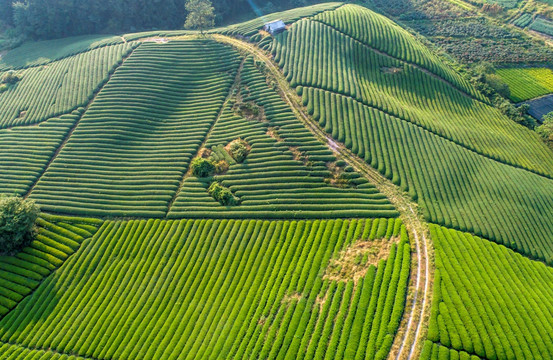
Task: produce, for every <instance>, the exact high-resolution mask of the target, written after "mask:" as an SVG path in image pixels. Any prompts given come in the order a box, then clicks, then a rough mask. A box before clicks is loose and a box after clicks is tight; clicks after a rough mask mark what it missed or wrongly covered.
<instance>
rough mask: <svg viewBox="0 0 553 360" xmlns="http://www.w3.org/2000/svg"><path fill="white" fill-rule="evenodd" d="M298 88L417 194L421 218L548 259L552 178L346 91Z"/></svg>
mask: <svg viewBox="0 0 553 360" xmlns="http://www.w3.org/2000/svg"><path fill="white" fill-rule="evenodd" d="M303 94H304V95H305V94H308V95H307V98H306V100H307V101H308V108H312V109H313V116H314V117H315V118H318V121H319V123H320V125H321V126H323V127H324V128H325V130H326V131H327V132H328V133H329V134H332V136H333V137H335V138H336V139H338V140H339V141H341V142H344V143H345V144H346V145H347V146H348V147H349V148H350V149H351V150H353V151H354V152H355V153H356V154H357V155H359V156H360V157H361V158H363V159H365V161H366V162H367V163H369V164H370V165H371V166H372V167H374V168H375V169H377V170H378V171H379V172H381V173H382V174H383V175H385V176H386V177H387V178H389V179H390V180H392V181H393V182H394V184H396V185H398V186H400V187H401V188H402V189H403V190H405V191H408V192H409V194H410V195H411V197H412V198H413V199H417V200H418V202H419V203H420V204H421V205H422V209H423V211H424V214H425V217H426V219H427V220H428V221H431V222H434V223H437V224H440V225H444V226H447V227H452V228H455V229H459V230H463V231H469V232H472V233H475V234H477V235H479V236H483V237H485V238H487V239H490V240H493V241H496V242H499V243H502V244H504V245H506V246H508V247H511V248H514V249H517V250H518V251H520V252H523V253H525V254H527V255H529V256H532V257H535V258H539V259H544V260H546V261H548V262H550V263H551V262H553V246H551V241H552V240H553V235H552V234H553V224H552V223H551V221H550V218H551V214H553V181H552V180H550V179H547V178H544V177H541V176H539V175H536V174H533V173H531V172H529V171H526V170H523V169H517V168H514V167H512V166H509V165H505V164H502V163H499V162H497V161H494V160H491V159H487V158H485V157H483V156H480V155H478V154H476V153H474V152H472V151H469V150H467V149H466V148H464V147H462V146H459V145H456V144H454V143H452V142H451V141H448V140H446V139H443V138H441V137H439V136H436V135H434V134H432V133H430V132H428V131H426V130H424V129H422V128H420V127H417V126H415V125H413V124H411V123H409V122H406V121H402V120H401V119H398V118H395V117H392V116H389V115H387V114H385V113H383V112H381V111H378V110H375V109H373V108H370V107H368V106H365V105H363V104H361V103H359V102H357V101H355V100H353V99H351V98H348V97H345V96H341V95H336V94H333V93H328V92H325V91H322V90H316V89H313V90H312V89H307V88H304V89H303ZM317 99H318V100H317ZM312 101H317V103H316V104H317V105H313V104H311V102H312ZM315 109H317V110H315Z"/></svg>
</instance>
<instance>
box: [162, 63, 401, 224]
mask: <svg viewBox="0 0 553 360" xmlns="http://www.w3.org/2000/svg"><path fill="white" fill-rule="evenodd" d="M238 78H239V82H238V83H236V84H235V88H236V89H237V90H236V94H235V96H232V97H231V99H229V101H228V102H227V103H226V104H225V106H224V108H223V111H222V113H221V116H220V117H219V118H218V119H217V121H216V123H215V125H214V126H213V129H212V130H211V132H210V134H209V136H208V138H207V139H206V142H205V147H206V149H209V150H211V156H210V159H212V160H213V161H215V162H218V161H226V162H228V164H230V166H229V169H228V171H227V172H226V173H225V174H222V175H217V176H215V179H216V180H217V181H219V182H221V184H222V185H224V186H226V187H227V188H229V189H230V190H231V192H232V193H233V194H234V195H235V196H237V197H238V198H240V205H239V206H233V207H231V208H226V207H223V206H221V205H220V204H219V203H218V202H217V201H214V200H213V198H212V197H211V196H210V195H209V194H208V192H207V189H208V187H209V186H210V181H211V179H198V178H195V177H188V178H186V179H185V181H184V183H183V186H182V188H181V190H180V192H179V194H178V196H177V199H176V201H175V202H174V204H173V206H172V207H171V209H170V210H169V214H168V215H169V217H171V218H181V217H186V216H194V217H200V218H203V217H209V218H212V217H232V218H278V219H281V218H291V217H292V218H302V219H305V218H337V217H341V218H346V217H356V218H359V217H394V216H397V215H398V213H397V212H396V211H395V210H394V207H393V206H392V205H391V204H390V202H389V201H388V200H387V199H386V197H385V196H384V195H382V193H380V192H379V191H378V190H377V189H376V188H375V187H374V186H373V185H372V184H370V183H368V182H367V181H366V180H365V179H364V178H362V177H361V176H360V175H359V174H358V173H356V172H347V173H345V174H344V176H345V177H347V178H348V180H349V183H351V186H349V187H347V188H339V187H337V186H333V185H330V184H327V182H326V180H327V179H328V178H330V177H331V172H330V170H329V168H328V164H330V163H332V162H335V161H336V158H335V157H334V156H333V154H332V152H331V151H330V150H329V149H328V148H327V147H325V146H324V145H323V144H321V142H320V141H318V140H317V139H315V138H314V137H313V135H312V134H311V133H310V132H309V131H308V130H307V129H305V127H304V126H303V124H302V123H301V122H300V121H299V120H298V119H297V118H296V117H295V115H294V113H293V112H292V111H291V109H290V107H289V106H288V105H287V104H286V103H285V102H284V101H283V100H282V99H281V98H280V96H279V94H278V93H277V92H276V91H275V90H274V89H273V88H272V87H271V86H270V81H268V80H267V78H266V77H265V75H264V73H263V71H262V70H261V69H258V68H257V67H256V66H255V64H254V61H253V60H252V58H248V59H247V60H246V61H245V63H244V66H243V69H242V71H241V72H240V74H239V76H238ZM268 82H269V84H268ZM238 97H240V98H241V99H242V101H243V102H252V103H255V104H257V105H258V106H259V107H260V108H262V109H263V113H264V117H265V120H264V121H258V120H255V121H252V120H248V119H246V118H244V117H241V116H239V115H237V114H236V112H235V111H234V106H233V105H234V103H235V102H236V101H237V98H238ZM238 138H240V139H243V140H245V141H246V142H247V143H248V144H250V146H251V151H250V153H249V154H248V156H247V157H246V159H245V160H244V162H243V163H236V161H235V160H234V159H233V158H232V157H231V155H230V154H229V152H228V151H227V150H226V149H225V147H226V145H227V144H228V143H229V142H231V141H233V140H235V139H238Z"/></svg>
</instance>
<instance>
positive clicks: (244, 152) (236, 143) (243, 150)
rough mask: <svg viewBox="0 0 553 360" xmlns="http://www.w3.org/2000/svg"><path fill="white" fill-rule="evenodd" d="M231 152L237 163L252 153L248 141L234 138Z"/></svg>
mask: <svg viewBox="0 0 553 360" xmlns="http://www.w3.org/2000/svg"><path fill="white" fill-rule="evenodd" d="M228 149H229V153H230V155H231V156H232V157H233V159H234V160H235V161H236V162H237V163H241V162H243V161H244V160H245V159H246V156H248V154H249V153H250V149H249V146H248V143H247V142H246V141H245V140H242V139H236V140H233V141H232V142H231V143H230V144H229V146H228Z"/></svg>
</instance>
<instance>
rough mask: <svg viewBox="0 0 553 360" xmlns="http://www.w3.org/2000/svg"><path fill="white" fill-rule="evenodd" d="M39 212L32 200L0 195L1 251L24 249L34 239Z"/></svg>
mask: <svg viewBox="0 0 553 360" xmlns="http://www.w3.org/2000/svg"><path fill="white" fill-rule="evenodd" d="M39 212H40V209H39V208H38V206H37V205H36V204H35V202H34V201H32V200H24V199H22V198H21V197H18V196H2V197H0V253H10V252H13V251H16V250H19V249H22V248H23V247H25V246H26V245H28V244H29V243H30V242H31V241H32V240H33V238H34V235H35V222H36V219H37V218H38V214H39Z"/></svg>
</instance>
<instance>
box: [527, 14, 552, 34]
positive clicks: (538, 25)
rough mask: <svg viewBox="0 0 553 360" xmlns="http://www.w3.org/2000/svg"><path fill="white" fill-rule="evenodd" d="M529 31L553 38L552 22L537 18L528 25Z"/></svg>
mask: <svg viewBox="0 0 553 360" xmlns="http://www.w3.org/2000/svg"><path fill="white" fill-rule="evenodd" d="M530 29H531V30H535V31H539V32H541V33H544V34H546V35H549V36H553V21H549V20H547V19H545V18H541V17H538V18H537V19H536V20H534V21H533V22H532V24H530Z"/></svg>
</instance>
